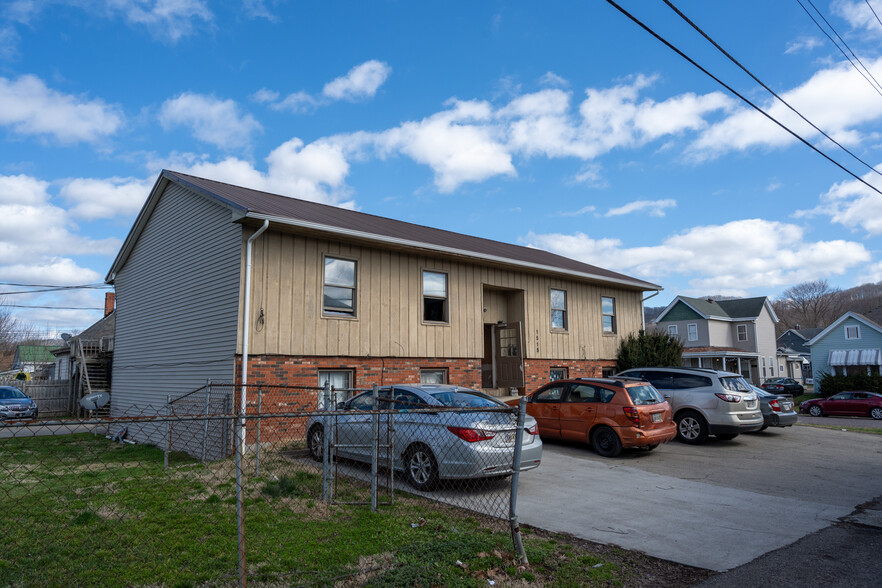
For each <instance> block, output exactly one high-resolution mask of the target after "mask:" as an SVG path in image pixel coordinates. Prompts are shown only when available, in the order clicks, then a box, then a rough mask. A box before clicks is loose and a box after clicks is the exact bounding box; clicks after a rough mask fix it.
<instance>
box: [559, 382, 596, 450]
mask: <svg viewBox="0 0 882 588" xmlns="http://www.w3.org/2000/svg"><path fill="white" fill-rule="evenodd" d="M598 392H599V390H598V388H595V387H594V386H591V385H590V384H570V386H569V389H568V390H567V393H566V395H565V396H564V398H563V402H561V403H560V435H561V437H563V438H564V439H572V440H573V441H581V442H583V443H587V442H588V431H590V430H591V425H592V424H593V423H594V419H595V418H596V417H597V406H598V404H597V403H598V402H599V401H600V398H598Z"/></svg>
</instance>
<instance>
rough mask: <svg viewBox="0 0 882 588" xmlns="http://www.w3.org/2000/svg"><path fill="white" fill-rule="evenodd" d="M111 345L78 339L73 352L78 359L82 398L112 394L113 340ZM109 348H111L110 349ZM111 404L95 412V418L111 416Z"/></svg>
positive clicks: (104, 342) (104, 340)
mask: <svg viewBox="0 0 882 588" xmlns="http://www.w3.org/2000/svg"><path fill="white" fill-rule="evenodd" d="M110 341H111V342H110V344H109V345H108V342H107V340H106V339H102V340H100V341H89V340H86V341H83V340H80V339H77V340H76V341H75V343H74V345H73V347H74V348H75V349H73V352H74V354H75V357H76V359H77V366H78V369H79V376H80V382H81V394H80V398H82V397H83V396H86V395H88V394H94V393H95V392H107V393H110V370H109V369H108V367H109V366H108V363H109V361H108V360H109V358H110V357H111V355H112V353H113V343H112V339H111V340H110ZM108 347H109V348H108ZM109 415H110V403H108V404H106V405H104V406H103V407H101V408H99V409H98V410H96V411H95V415H94V416H109Z"/></svg>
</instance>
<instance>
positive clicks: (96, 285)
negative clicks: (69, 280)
mask: <svg viewBox="0 0 882 588" xmlns="http://www.w3.org/2000/svg"><path fill="white" fill-rule="evenodd" d="M0 286H17V287H20V288H95V289H100V288H113V286H111V285H109V284H102V283H101V282H94V283H92V284H79V285H74V286H64V285H60V284H19V283H17V282H0Z"/></svg>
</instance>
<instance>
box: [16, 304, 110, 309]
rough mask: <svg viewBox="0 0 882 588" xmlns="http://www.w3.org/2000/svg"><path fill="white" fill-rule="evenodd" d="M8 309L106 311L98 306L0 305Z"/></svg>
mask: <svg viewBox="0 0 882 588" xmlns="http://www.w3.org/2000/svg"><path fill="white" fill-rule="evenodd" d="M0 306H4V307H8V308H48V309H51V310H104V309H103V308H99V307H96V306H31V305H28V304H0Z"/></svg>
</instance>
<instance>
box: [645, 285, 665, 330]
mask: <svg viewBox="0 0 882 588" xmlns="http://www.w3.org/2000/svg"><path fill="white" fill-rule="evenodd" d="M659 292H661V290H656V291H655V294H652V295H651V296H647V297H646V298H644V299H643V300H641V301H640V325H641V326H640V329H641V330H642V331H643V332H644V333H645V332H646V310H645V309H644V308H643V307H644V303H645V302H646V301H647V300H649V299H650V298H652V297H653V296H658V294H659Z"/></svg>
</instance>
